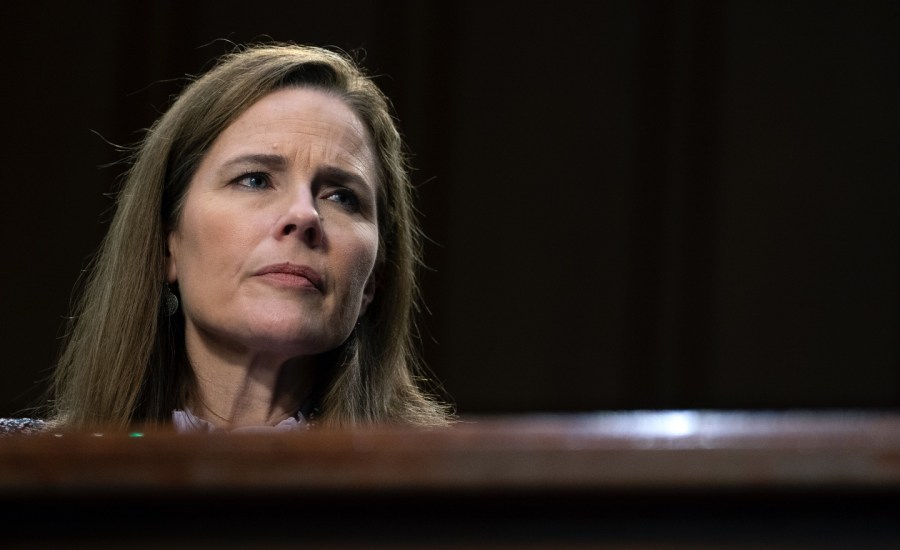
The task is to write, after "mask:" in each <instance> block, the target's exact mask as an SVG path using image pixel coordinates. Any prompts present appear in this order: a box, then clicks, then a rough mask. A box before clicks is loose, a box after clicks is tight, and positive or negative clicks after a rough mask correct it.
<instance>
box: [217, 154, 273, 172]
mask: <svg viewBox="0 0 900 550" xmlns="http://www.w3.org/2000/svg"><path fill="white" fill-rule="evenodd" d="M241 164H260V165H262V166H265V167H267V168H270V169H279V168H284V167H285V166H287V159H285V158H284V157H282V156H281V155H266V154H249V155H241V156H239V157H235V158H233V159H231V160H229V161H227V162H226V163H225V164H223V165H222V167H223V168H230V167H232V166H238V165H241Z"/></svg>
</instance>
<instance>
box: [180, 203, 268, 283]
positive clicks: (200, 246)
mask: <svg viewBox="0 0 900 550" xmlns="http://www.w3.org/2000/svg"><path fill="white" fill-rule="evenodd" d="M249 222H251V220H248V219H246V217H242V216H234V215H227V214H223V213H221V212H218V213H217V212H212V213H211V212H208V211H205V210H203V209H185V212H184V213H183V218H182V222H181V224H180V227H179V228H178V230H177V231H176V232H175V234H174V235H173V237H174V238H173V239H171V240H170V243H171V244H170V251H171V254H172V258H173V259H174V263H175V265H176V268H177V269H176V271H177V273H178V277H179V278H181V279H185V278H190V279H194V283H195V284H196V283H201V284H202V283H203V281H204V280H214V279H216V278H218V277H222V276H228V275H231V274H233V273H234V272H235V271H236V270H239V268H240V267H241V265H242V260H243V259H244V258H246V256H247V253H248V251H249V250H250V249H251V240H252V239H251V237H252V234H253V227H252V224H251V223H249Z"/></svg>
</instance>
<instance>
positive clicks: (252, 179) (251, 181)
mask: <svg viewBox="0 0 900 550" xmlns="http://www.w3.org/2000/svg"><path fill="white" fill-rule="evenodd" d="M234 183H236V184H237V185H240V186H241V187H246V188H248V189H266V188H268V187H269V186H270V184H269V177H268V176H267V175H265V174H263V173H262V172H249V173H247V174H244V175H242V176H239V177H238V178H237V179H235V180H234Z"/></svg>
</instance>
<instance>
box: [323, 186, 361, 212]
mask: <svg viewBox="0 0 900 550" xmlns="http://www.w3.org/2000/svg"><path fill="white" fill-rule="evenodd" d="M324 198H325V200H327V201H331V202H335V203H337V204H339V205H340V206H341V207H343V208H344V209H346V210H347V211H348V212H359V198H357V196H356V194H355V193H353V191H350V190H349V189H335V190H333V191H328V192H327V193H325V197H324Z"/></svg>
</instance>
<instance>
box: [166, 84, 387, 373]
mask: <svg viewBox="0 0 900 550" xmlns="http://www.w3.org/2000/svg"><path fill="white" fill-rule="evenodd" d="M375 163H376V160H375V155H374V153H373V151H372V147H371V145H370V143H369V137H368V133H367V132H366V130H365V128H364V126H363V124H362V123H361V122H360V120H359V119H358V118H357V117H356V115H355V114H354V113H353V111H351V110H350V108H349V107H348V106H347V105H346V104H345V103H344V102H343V101H342V100H341V99H339V98H336V97H335V96H332V95H329V94H327V93H325V92H322V91H318V90H313V89H305V88H288V89H283V90H278V91H275V92H273V93H271V94H269V95H267V96H265V97H263V98H262V99H261V100H259V101H258V102H257V103H255V104H253V105H252V106H251V107H250V108H249V109H247V111H245V112H244V113H243V114H242V115H241V116H240V117H238V118H237V119H236V120H235V121H234V122H233V123H232V124H231V125H230V126H228V127H227V128H226V129H225V131H224V132H222V134H221V135H219V136H218V138H217V139H216V140H215V142H214V143H213V145H212V147H211V148H210V150H209V151H208V153H207V154H206V155H205V156H204V158H203V160H202V161H201V162H200V165H199V167H198V169H197V172H196V174H195V175H194V177H193V179H192V180H191V182H190V185H189V187H188V190H187V194H186V197H185V200H184V204H183V208H182V211H181V214H180V217H179V220H178V224H177V227H176V228H175V229H174V230H173V231H172V232H171V233H170V234H169V236H168V248H169V259H168V280H169V282H170V283H176V282H177V283H178V288H179V290H180V294H181V303H182V307H183V310H184V316H185V323H186V325H185V331H186V337H187V338H188V339H189V340H190V339H191V338H199V339H200V340H201V341H203V342H206V343H207V344H212V345H215V346H221V347H224V348H225V349H233V350H235V351H238V352H250V353H257V352H262V353H272V354H275V355H278V356H284V358H290V357H296V356H300V355H312V354H317V353H322V352H324V351H328V350H331V349H334V348H335V347H337V346H339V345H340V344H341V343H342V342H343V341H344V340H345V339H346V338H347V337H348V336H349V334H350V332H351V331H352V330H353V327H354V325H355V324H356V322H357V319H358V318H359V317H360V316H361V315H362V314H363V313H364V311H365V309H366V306H367V305H368V304H369V302H370V301H371V300H372V296H373V294H374V292H375V280H374V275H373V269H374V266H375V258H376V256H377V252H378V223H377V220H378V216H377V210H376V209H377V189H376V185H377V182H376V178H375V174H376V170H375ZM188 349H191V346H190V345H189V348H188Z"/></svg>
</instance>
